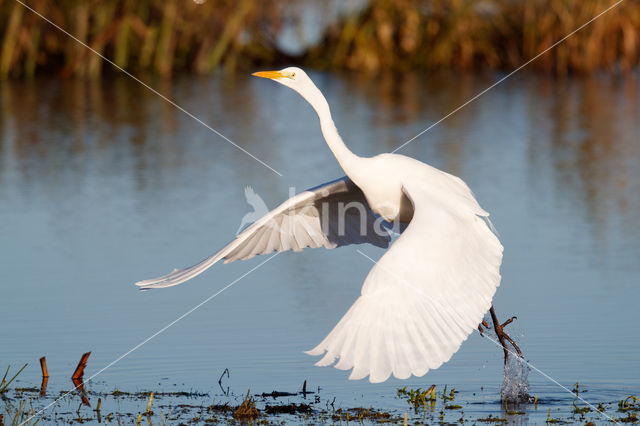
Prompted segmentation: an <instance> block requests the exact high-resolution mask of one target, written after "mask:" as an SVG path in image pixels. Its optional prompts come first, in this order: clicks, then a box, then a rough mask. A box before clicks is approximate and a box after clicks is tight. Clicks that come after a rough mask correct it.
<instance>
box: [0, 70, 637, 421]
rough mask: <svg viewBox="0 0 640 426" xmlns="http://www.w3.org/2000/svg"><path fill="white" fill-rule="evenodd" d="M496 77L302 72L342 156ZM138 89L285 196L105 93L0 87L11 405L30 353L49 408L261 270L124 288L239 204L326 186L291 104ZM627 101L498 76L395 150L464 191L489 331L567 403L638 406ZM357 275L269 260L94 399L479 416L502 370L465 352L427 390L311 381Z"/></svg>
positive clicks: (362, 265) (335, 379)
mask: <svg viewBox="0 0 640 426" xmlns="http://www.w3.org/2000/svg"><path fill="white" fill-rule="evenodd" d="M498 77H499V76H495V75H493V76H492V75H489V76H469V75H448V76H426V75H418V74H415V75H414V74H409V75H394V76H391V75H390V76H383V77H379V78H366V77H363V76H359V75H349V74H346V75H336V74H329V73H327V74H322V73H312V78H313V79H314V80H315V81H316V82H317V84H318V86H319V87H320V88H321V90H322V91H323V92H324V93H325V95H326V97H327V98H328V100H329V103H330V105H331V106H332V110H333V113H334V116H335V121H336V124H337V127H338V129H339V130H340V132H341V134H342V135H343V137H344V139H345V140H346V142H347V144H348V145H349V146H350V148H351V149H352V150H353V151H355V152H356V153H358V154H360V155H374V154H377V153H381V152H388V151H391V150H393V149H395V148H396V147H397V146H399V145H400V144H401V143H402V142H404V141H405V140H407V139H409V138H410V137H412V136H414V135H415V134H417V133H418V132H420V131H421V130H422V129H424V128H425V127H427V126H428V125H430V124H431V123H433V122H435V121H436V120H438V119H440V118H441V117H442V116H444V115H446V114H447V113H449V112H450V111H452V110H453V109H455V108H456V107H458V106H459V105H461V104H462V103H464V102H465V101H466V100H467V99H469V98H471V97H472V96H474V95H475V94H476V93H477V92H479V91H481V90H482V89H484V88H485V87H487V86H489V85H490V84H491V83H492V82H493V81H494V80H495V79H496V78H498ZM151 84H152V85H153V86H154V87H156V88H157V89H158V90H159V91H161V92H162V93H164V94H166V95H168V96H169V97H171V98H172V99H174V100H175V101H176V102H177V103H179V104H180V105H181V106H183V107H184V108H186V109H187V110H188V111H190V112H192V113H193V114H195V115H196V116H198V117H199V118H200V119H202V120H203V121H205V122H206V123H208V124H210V125H211V126H212V127H214V128H215V129H217V130H219V131H220V132H221V133H223V134H224V135H226V136H227V137H228V138H230V139H231V140H232V141H234V142H235V143H237V144H238V145H240V146H242V147H243V148H244V149H246V150H248V151H249V152H251V153H252V154H253V155H255V156H256V157H258V158H260V159H261V160H263V161H264V162H265V163H267V164H268V165H270V166H271V167H273V168H274V169H276V170H278V171H279V172H280V173H282V174H283V176H282V177H280V176H278V175H277V174H276V173H274V172H273V171H271V170H269V169H268V168H266V167H264V166H262V165H261V164H259V163H258V162H256V161H255V160H253V159H252V158H251V157H249V156H247V155H246V154H244V153H243V152H241V151H240V150H238V149H237V148H235V147H234V146H232V145H231V144H229V143H227V142H226V141H224V140H223V139H221V138H220V137H219V136H217V135H215V134H214V133H212V132H211V131H209V130H208V129H207V128H205V127H204V126H202V125H200V124H199V123H197V122H196V121H194V120H193V119H191V118H189V117H188V116H186V115H185V114H183V113H182V112H180V111H178V110H176V109H175V108H174V107H172V106H171V105H169V104H168V103H166V102H164V101H163V100H162V99H160V98H159V97H157V96H156V95H154V94H152V93H151V92H149V91H148V90H146V89H145V88H143V87H141V86H140V85H138V84H137V83H135V82H134V81H132V80H130V79H128V78H127V77H125V76H114V77H111V78H109V79H105V80H104V81H96V82H85V81H73V80H57V79H43V80H36V81H30V82H0V250H1V259H2V260H1V261H0V262H1V263H0V266H1V267H2V283H1V284H0V292H1V293H0V342H1V343H0V345H1V348H2V349H0V367H1V368H4V367H3V366H6V365H8V364H11V365H12V366H18V365H22V364H23V363H25V362H29V364H30V365H29V367H28V368H27V369H26V370H25V371H24V372H23V374H22V375H21V376H20V380H21V384H22V385H37V384H38V383H39V381H40V379H39V376H40V371H39V367H38V363H37V359H38V358H39V357H40V356H42V355H46V356H47V360H48V364H49V371H50V375H51V379H50V382H49V387H50V389H64V388H68V387H69V384H68V383H67V382H68V377H69V376H70V375H71V373H72V371H73V369H74V368H75V364H76V363H77V361H78V359H79V357H80V355H81V354H82V353H83V352H86V351H89V350H90V351H92V355H91V358H90V361H89V366H88V367H87V373H86V374H87V375H88V376H89V375H92V374H95V373H96V372H98V371H99V370H100V369H102V368H103V367H104V366H106V365H108V364H109V363H110V362H112V361H113V360H115V359H117V358H118V357H119V356H121V355H122V354H124V353H126V352H127V351H129V350H130V349H131V348H133V347H135V346H136V345H137V344H139V343H140V342H141V341H143V340H144V339H146V338H147V337H149V336H151V335H152V334H154V333H155V332H157V331H158V330H160V329H161V328H162V327H164V326H165V325H167V324H168V323H170V322H172V321H173V320H175V319H176V318H178V317H179V316H180V315H182V314H183V313H185V312H187V311H188V310H189V309H191V308H192V307H194V306H196V305H197V304H199V303H200V302H201V301H203V300H204V299H206V298H207V297H209V296H211V295H212V294H214V293H215V292H217V291H218V290H219V289H221V288H223V287H224V286H226V285H227V284H229V283H231V282H232V281H234V280H236V279H237V278H238V277H240V276H241V275H243V274H244V273H246V272H247V271H249V270H250V269H251V268H253V267H255V266H256V265H258V264H259V263H260V262H261V261H263V260H264V259H265V258H264V257H262V258H254V259H252V260H249V261H246V262H234V263H231V264H228V265H222V264H220V265H216V266H215V267H214V268H212V269H211V270H209V271H208V272H207V273H205V274H202V275H201V276H199V277H197V278H196V279H194V280H193V281H192V282H189V283H188V284H185V285H182V286H179V287H174V288H170V289H165V290H159V291H151V292H144V293H143V292H138V291H137V289H136V287H134V286H133V282H135V281H138V280H141V279H145V278H151V277H154V276H157V275H160V274H164V273H166V272H169V271H170V270H171V269H173V268H175V267H184V266H188V265H191V264H193V263H195V262H196V261H199V260H200V259H202V258H203V257H205V256H208V255H209V254H210V253H212V252H214V251H216V250H217V249H218V248H220V247H222V246H223V245H224V244H225V243H226V242H228V241H229V240H230V239H231V238H233V236H234V234H235V231H236V229H237V228H238V226H239V224H240V219H241V218H242V217H243V216H244V215H245V214H246V213H248V212H249V211H251V208H250V206H249V205H248V204H247V203H246V201H245V198H244V195H243V191H244V188H245V186H252V187H253V188H254V190H255V191H256V192H257V193H258V194H260V195H261V196H262V197H263V198H264V200H265V201H266V203H267V205H268V206H269V207H275V206H276V205H277V204H278V203H279V202H281V201H282V200H284V199H285V198H286V197H287V196H288V195H289V188H290V187H295V188H296V189H297V190H298V191H299V190H303V189H305V188H308V187H311V186H315V185H317V184H319V183H322V182H325V181H329V180H332V179H335V178H336V177H339V176H342V174H343V173H342V172H341V171H340V169H339V167H338V165H337V163H336V161H335V160H334V159H333V157H332V156H331V153H330V151H329V149H328V148H327V147H326V145H325V144H324V141H323V140H322V137H321V134H320V131H319V126H318V123H317V121H316V117H315V115H314V113H313V111H312V109H311V108H310V107H309V106H308V105H306V103H304V101H303V100H302V99H301V98H300V97H299V96H298V95H297V94H295V93H293V92H292V91H290V90H287V89H285V88H283V87H280V86H278V85H276V84H273V83H271V82H268V81H264V80H259V79H253V78H251V77H249V76H245V75H237V76H233V77H215V78H193V77H180V78H177V79H176V80H175V81H173V82H166V81H151ZM639 95H640V86H639V81H638V79H637V77H630V78H620V79H612V78H585V79H579V78H574V79H562V80H553V79H548V78H542V77H538V76H535V75H526V74H522V75H517V76H515V77H513V78H511V79H509V80H508V81H507V82H505V83H504V84H501V85H500V86H498V87H497V88H495V89H493V90H492V91H490V92H489V93H488V94H486V95H485V96H483V97H482V98H480V99H478V100H477V101H475V102H474V103H472V104H470V105H469V106H467V107H466V108H464V109H463V110H461V111H460V112H458V113H456V114H455V115H453V116H452V117H450V118H448V119H447V120H445V121H444V122H442V123H441V124H439V125H438V126H436V127H435V128H434V129H432V130H430V131H429V132H427V133H426V134H424V135H423V136H421V137H420V138H418V139H416V140H415V141H414V142H412V143H411V144H409V145H408V146H406V147H405V148H403V149H402V150H401V151H400V152H401V153H403V154H406V155H410V156H412V157H415V158H417V159H420V160H422V161H425V162H428V163H430V164H432V165H434V166H436V167H439V168H441V169H443V170H446V171H448V172H450V173H453V174H456V175H458V176H460V177H462V178H463V179H465V181H466V182H467V183H468V184H469V186H470V187H471V188H472V189H473V191H474V192H475V194H476V196H477V198H478V200H479V201H480V203H481V205H482V206H483V207H484V208H485V209H486V210H488V211H490V212H491V214H492V220H493V222H494V224H495V226H496V227H497V229H498V231H499V233H500V236H501V240H502V242H503V244H504V246H505V255H504V263H503V267H502V275H503V284H502V286H501V287H500V288H499V290H498V292H497V294H496V297H495V299H494V305H495V307H496V309H497V311H498V313H499V314H500V315H501V316H503V317H505V318H506V317H507V316H511V315H517V316H518V320H517V321H516V322H515V323H514V324H512V325H510V326H509V330H508V331H509V332H510V333H511V335H512V336H513V337H515V338H516V339H517V341H518V342H519V344H520V346H521V348H522V350H523V351H524V353H525V355H526V358H527V359H528V360H529V361H530V362H531V363H532V364H533V365H535V366H536V367H537V368H539V369H540V370H542V371H544V372H545V373H547V374H548V375H550V376H551V377H553V378H554V379H555V380H557V381H558V382H560V383H561V384H563V385H565V386H567V387H569V388H571V387H572V386H573V385H574V384H575V383H576V382H580V384H581V387H583V388H586V389H587V390H588V391H589V392H588V393H585V394H583V396H584V397H585V398H586V399H587V400H589V399H593V400H596V401H600V400H604V401H614V400H618V399H621V398H622V397H624V396H627V395H630V394H632V393H636V394H637V393H638V392H639V391H640V358H639V357H638V356H637V354H638V352H639V351H640V338H639V337H640V336H639V332H638V326H637V324H638V320H639V319H640V318H639V315H638V300H640V289H639V286H638V282H639V278H640V263H639V262H638V259H640V227H639V226H638V223H640V196H639V194H640V166H639V164H640V142H639V141H640V121H639V120H638V117H640V106H639V104H638V98H639ZM362 249H363V250H364V252H365V253H367V254H368V255H369V256H372V257H373V258H377V257H379V256H381V255H382V254H383V251H382V250H379V249H377V248H374V247H364V248H362ZM371 266H372V265H371V262H370V261H369V260H367V259H366V258H364V257H363V256H361V255H360V254H358V253H357V252H356V251H355V247H354V246H350V247H344V248H340V249H337V250H332V251H328V250H324V249H315V250H305V251H304V252H303V253H284V254H281V255H278V256H276V257H275V258H274V259H273V260H271V261H269V262H267V263H266V264H265V265H264V266H262V267H260V268H259V269H257V270H255V271H254V272H252V273H251V274H249V275H247V276H246V277H245V278H243V279H242V280H241V281H239V282H238V283H237V284H235V285H234V286H233V287H231V288H229V289H228V290H227V291H225V292H224V293H222V294H220V295H219V296H217V297H216V298H215V299H213V300H211V301H210V302H208V303H206V304H204V305H203V306H201V307H200V308H198V309H197V310H196V311H194V312H193V313H192V314H190V315H189V316H187V317H186V318H184V319H182V320H181V321H179V322H177V323H176V324H175V325H173V326H172V327H171V328H169V329H167V330H166V331H164V332H163V333H161V334H159V335H158V336H157V337H155V338H154V339H152V340H150V341H149V342H147V343H146V344H144V345H143V346H141V347H140V348H139V349H137V350H136V351H134V352H132V353H131V354H129V355H128V356H126V357H125V358H123V359H122V360H121V361H119V362H118V363H117V364H115V365H113V366H111V367H110V368H108V369H106V370H105V371H104V372H102V373H100V374H99V376H97V377H96V379H95V380H96V381H97V382H96V383H97V384H96V386H102V387H104V388H107V389H113V388H115V387H118V388H120V389H122V388H125V389H129V390H136V389H154V390H162V389H176V388H179V389H197V390H202V391H206V392H211V393H212V394H214V395H216V397H220V398H223V396H222V395H221V390H220V389H219V387H218V384H217V381H218V378H219V377H220V375H221V373H222V371H223V370H224V369H225V368H228V369H229V370H230V372H231V374H230V377H229V378H228V379H227V378H225V379H224V381H223V382H224V387H225V388H226V387H227V386H228V387H229V388H230V391H231V394H235V395H241V394H244V393H245V392H246V390H247V389H248V388H251V390H252V392H257V393H261V392H271V391H272V390H274V389H276V390H287V391H295V390H298V389H299V388H300V387H301V385H302V382H303V381H304V380H307V382H308V384H309V385H308V386H309V387H310V388H313V389H316V390H317V388H318V387H320V388H321V395H323V398H324V397H326V398H333V397H336V398H337V401H338V403H339V404H342V405H344V406H370V405H373V406H377V407H381V408H397V409H404V408H405V406H406V402H405V401H402V400H400V399H398V398H396V396H395V395H396V388H398V387H401V386H409V387H422V388H425V387H428V386H429V385H430V384H432V383H435V384H438V386H440V388H442V387H443V386H444V385H445V384H446V385H448V386H449V388H451V387H454V388H456V389H457V390H459V391H461V392H462V393H463V394H465V395H467V396H468V400H469V401H475V402H478V401H479V402H490V403H495V402H496V401H497V400H498V397H499V396H498V395H499V391H500V385H501V382H502V358H501V357H502V354H501V351H500V350H499V349H498V348H496V347H495V346H494V345H493V344H492V343H491V342H489V341H488V340H486V339H483V338H481V337H480V336H479V335H478V334H477V333H474V334H473V335H472V336H471V337H470V338H469V339H468V340H467V341H466V342H465V343H464V344H463V346H462V348H461V349H460V351H459V352H458V353H456V354H455V355H454V357H453V358H452V359H451V361H449V362H448V363H446V364H445V365H443V366H442V367H441V368H439V369H438V370H435V371H431V372H429V373H428V374H427V375H426V376H425V377H423V378H412V379H410V380H407V381H400V380H396V379H391V380H389V381H387V382H385V383H384V384H379V385H372V384H370V383H368V382H367V381H355V382H353V381H348V380H347V376H348V373H346V372H343V371H339V370H335V369H330V368H318V367H314V366H313V362H314V359H313V358H312V357H309V356H307V355H305V354H304V353H303V350H307V349H310V348H312V347H314V346H315V345H316V344H317V343H318V342H319V341H320V340H321V339H322V338H323V337H324V336H325V335H326V334H327V333H328V332H329V331H330V330H331V328H332V327H333V325H335V323H336V322H337V321H338V319H339V318H340V317H341V316H342V315H343V314H344V312H346V310H347V308H348V307H349V306H350V305H351V303H353V301H354V300H355V299H356V298H357V296H358V295H359V292H360V286H361V284H362V282H363V280H364V278H365V276H366V274H367V272H368V270H369V269H370V268H371ZM529 379H530V382H531V393H532V394H538V395H539V396H540V397H541V398H542V399H543V400H544V399H545V398H546V400H547V401H549V403H550V404H551V406H554V404H556V402H557V404H556V405H558V406H570V405H571V401H573V399H572V397H571V395H569V394H567V393H566V392H564V391H563V390H562V389H561V388H559V387H558V386H557V385H555V384H554V383H552V382H550V381H549V380H548V379H546V378H544V377H543V376H541V375H539V374H538V373H536V372H531V373H530V375H529ZM553 401H555V402H553ZM466 409H467V410H468V411H476V412H479V413H481V412H482V411H483V410H485V409H486V407H485V405H482V404H480V405H478V404H476V405H470V406H469V407H467V408H466ZM541 411H543V413H538V414H537V415H540V416H541V417H540V418H541V419H543V420H544V418H546V414H547V413H546V409H542V410H541ZM527 415H529V412H528V414H527ZM530 415H531V416H532V417H531V418H532V419H533V418H535V415H536V414H535V411H532V412H531V414H530Z"/></svg>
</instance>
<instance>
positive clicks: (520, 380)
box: [500, 356, 531, 403]
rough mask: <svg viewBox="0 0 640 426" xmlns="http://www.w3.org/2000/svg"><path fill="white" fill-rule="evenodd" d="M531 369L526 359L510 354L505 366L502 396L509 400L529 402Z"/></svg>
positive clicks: (503, 398)
mask: <svg viewBox="0 0 640 426" xmlns="http://www.w3.org/2000/svg"><path fill="white" fill-rule="evenodd" d="M529 371H531V369H530V368H529V366H528V365H527V364H526V363H525V362H524V360H523V359H522V358H520V357H517V356H510V357H509V359H508V361H507V363H506V364H505V366H504V379H503V380H502V390H501V391H500V397H501V399H502V400H503V401H507V402H516V403H518V402H528V401H530V400H531V396H530V395H529Z"/></svg>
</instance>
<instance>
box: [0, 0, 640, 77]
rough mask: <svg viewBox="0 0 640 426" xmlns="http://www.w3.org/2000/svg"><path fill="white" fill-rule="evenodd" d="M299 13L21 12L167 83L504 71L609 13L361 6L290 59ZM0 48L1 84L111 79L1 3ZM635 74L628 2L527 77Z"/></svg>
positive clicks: (465, 1) (52, 5)
mask: <svg viewBox="0 0 640 426" xmlns="http://www.w3.org/2000/svg"><path fill="white" fill-rule="evenodd" d="M308 2H309V0H304V1H300V2H296V3H294V4H291V3H290V2H285V1H283V0H270V1H266V0H264V1H263V0H260V1H254V0H233V1H231V0H197V1H194V0H189V1H186V0H182V1H178V0H166V1H160V0H144V1H132V0H115V1H110V2H107V1H94V2H86V1H75V0H66V1H60V2H54V1H52V0H31V1H28V2H27V3H26V4H28V5H29V7H31V8H33V9H34V10H35V11H37V12H38V13H40V14H42V15H43V16H45V17H47V18H48V19H50V20H51V21H53V22H54V23H56V24H57V25H59V26H60V27H61V28H63V29H65V30H66V31H69V33H71V34H73V35H74V36H75V37H77V38H78V39H79V40H82V41H83V42H85V43H86V44H87V45H89V46H90V47H91V48H92V49H94V50H95V51H97V52H98V53H100V54H102V55H104V56H106V57H107V58H109V59H111V60H113V62H114V63H116V64H117V65H118V66H120V67H122V68H124V69H125V70H127V71H130V72H132V73H153V74H158V75H161V76H165V77H168V76H171V75H172V74H173V73H179V72H190V73H194V74H211V73H214V72H216V71H219V70H222V71H227V72H229V71H235V70H239V69H242V70H245V69H255V68H257V67H269V66H272V67H273V66H279V65H283V64H291V63H296V64H300V65H303V66H308V67H312V68H316V69H345V70H355V69H358V70H362V71H368V72H374V73H375V72H380V71H389V70H391V71H404V70H408V69H416V70H429V71H431V70H456V71H476V70H512V69H514V68H516V67H518V66H520V65H522V64H523V63H525V62H526V61H528V60H529V59H531V58H533V57H534V56H536V55H537V54H539V53H540V52H542V51H544V50H545V49H546V48H548V47H550V46H551V45H553V44H554V43H555V42H557V41H559V40H561V39H562V38H563V37H565V36H567V35H568V34H569V33H571V32H572V31H574V30H575V29H577V28H579V27H580V26H582V25H584V24H585V23H587V22H588V21H589V20H591V19H592V18H594V17H595V16H597V15H598V14H599V13H601V12H602V11H604V10H605V9H607V8H608V7H610V6H612V5H613V4H614V1H613V0H607V1H605V0H584V1H580V2H578V1H570V0H522V1H511V0H483V1H476V0H447V1H445V0H370V1H363V2H362V7H360V8H358V9H357V10H355V11H351V12H349V13H345V14H342V15H338V18H337V19H335V20H334V22H333V23H331V24H330V25H328V26H327V27H326V28H325V29H324V31H323V33H322V34H323V35H322V36H321V37H320V38H319V39H318V40H317V41H316V42H314V43H312V44H311V45H309V46H307V47H305V48H304V49H302V50H301V51H300V52H299V53H297V54H295V55H293V54H291V53H288V52H287V51H286V49H283V48H282V46H281V44H282V43H281V42H279V41H278V40H281V37H282V35H283V32H285V31H286V32H287V33H290V34H296V35H297V36H296V37H299V38H304V32H305V28H304V24H303V22H304V19H303V17H304V14H305V8H307V7H309V3H308ZM331 4H333V6H331ZM316 6H317V5H316ZM323 7H324V8H331V7H335V3H333V2H327V3H326V4H325V5H323V6H321V10H322V8H323ZM314 12H315V10H314ZM306 13H307V14H308V13H309V12H308V11H307V12H306ZM320 13H321V12H320ZM291 37H293V36H291ZM0 40H1V44H0V78H24V77H27V78H29V77H33V76H35V75H38V74H49V75H56V76H63V77H67V76H77V77H98V76H100V75H101V74H102V73H106V72H113V67H112V66H111V65H110V64H108V63H106V62H105V61H103V60H102V59H101V58H100V57H99V56H98V55H95V54H93V53H92V52H90V51H89V49H87V48H86V47H84V46H82V45H81V44H79V43H78V42H77V41H75V40H73V39H72V38H71V37H69V36H68V35H66V34H64V33H63V32H61V31H60V30H58V29H56V28H55V27H53V26H52V25H51V24H49V23H47V22H46V21H45V20H43V19H42V18H40V17H39V16H37V15H36V14H35V13H33V12H31V11H30V10H28V9H27V8H25V7H24V6H22V5H21V4H20V3H18V2H11V1H4V2H1V1H0ZM638 65H640V0H626V1H624V2H622V3H621V4H620V5H618V6H616V7H615V8H613V9H612V10H610V11H609V12H607V13H606V14H604V15H603V16H601V17H600V18H598V19H596V20H595V21H593V22H592V23H591V24H589V25H588V26H586V27H585V28H583V29H582V30H580V31H578V32H577V33H576V34H574V35H573V36H571V37H569V38H568V39H567V40H566V41H564V42H562V43H560V44H559V45H558V46H557V47H555V48H554V49H552V50H551V51H549V52H548V53H545V54H544V55H543V56H541V57H540V58H539V59H537V60H536V61H534V62H533V63H532V64H531V65H530V68H533V69H536V70H538V71H540V72H545V73H549V74H553V75H566V74H569V73H578V74H585V73H591V72H600V71H603V72H611V73H615V74H617V73H625V72H631V71H634V70H637V69H638Z"/></svg>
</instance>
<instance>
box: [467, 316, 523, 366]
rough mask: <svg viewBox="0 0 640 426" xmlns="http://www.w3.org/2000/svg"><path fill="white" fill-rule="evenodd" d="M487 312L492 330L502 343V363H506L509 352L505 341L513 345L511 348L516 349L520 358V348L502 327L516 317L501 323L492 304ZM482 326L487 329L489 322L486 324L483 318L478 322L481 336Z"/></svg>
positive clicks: (482, 333)
mask: <svg viewBox="0 0 640 426" xmlns="http://www.w3.org/2000/svg"><path fill="white" fill-rule="evenodd" d="M489 312H490V313H491V321H492V322H493V330H494V331H495V332H496V336H497V337H498V341H499V342H500V344H501V345H502V349H503V350H504V363H505V364H506V363H507V360H508V359H509V352H511V351H510V350H509V348H508V347H507V342H509V343H510V344H511V346H513V349H514V350H515V351H516V353H517V354H518V356H519V357H520V358H522V351H521V350H520V348H519V347H518V345H517V344H516V342H514V341H513V339H512V338H511V337H509V335H508V334H507V333H505V332H504V328H505V327H506V326H507V325H509V324H511V323H512V322H513V320H515V319H517V318H518V317H511V318H509V319H508V320H506V321H505V322H503V323H500V321H498V316H497V315H496V311H495V310H494V309H493V306H492V307H491V309H490V310H489ZM483 327H484V328H486V329H488V328H490V327H489V324H487V322H486V321H485V320H482V322H481V323H480V324H478V331H479V332H480V335H481V336H484V329H483Z"/></svg>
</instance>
